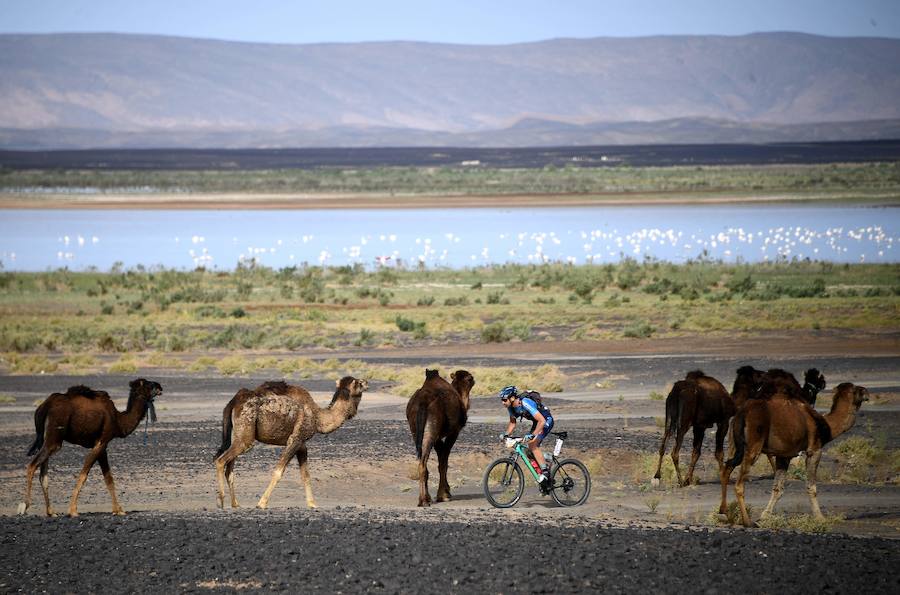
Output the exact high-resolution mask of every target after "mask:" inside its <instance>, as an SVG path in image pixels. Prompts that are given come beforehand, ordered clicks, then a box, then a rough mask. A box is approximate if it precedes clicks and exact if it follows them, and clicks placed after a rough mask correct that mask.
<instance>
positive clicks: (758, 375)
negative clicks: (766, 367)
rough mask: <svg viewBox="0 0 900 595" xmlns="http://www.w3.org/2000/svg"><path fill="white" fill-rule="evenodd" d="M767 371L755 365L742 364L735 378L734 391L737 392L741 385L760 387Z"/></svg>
mask: <svg viewBox="0 0 900 595" xmlns="http://www.w3.org/2000/svg"><path fill="white" fill-rule="evenodd" d="M764 374H765V372H763V371H762V370H757V369H756V368H754V367H753V366H741V367H740V368H738V369H737V376H736V377H735V379H734V388H733V389H732V391H731V392H732V393H734V392H736V391H737V389H738V387H740V386H747V385H749V386H753V387H758V386H759V385H760V383H762V381H763V375H764Z"/></svg>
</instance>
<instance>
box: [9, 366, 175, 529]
mask: <svg viewBox="0 0 900 595" xmlns="http://www.w3.org/2000/svg"><path fill="white" fill-rule="evenodd" d="M129 386H130V388H131V392H130V393H129V395H128V405H127V407H126V408H125V411H118V410H117V409H116V406H115V405H114V404H113V402H112V399H111V398H110V397H109V394H107V393H105V392H104V391H95V390H91V389H90V388H88V387H86V386H73V387H71V388H69V390H67V391H66V392H65V393H64V394H63V393H53V394H52V395H50V396H49V397H47V399H46V400H45V401H44V402H43V403H41V404H40V405H39V406H38V408H37V409H36V410H35V412H34V429H35V433H36V434H37V436H36V437H35V439H34V443H33V444H32V445H31V448H30V449H29V450H28V455H29V456H31V455H35V457H34V458H33V459H32V460H31V462H30V463H28V467H26V471H25V476H26V481H25V501H24V502H22V503H21V504H19V514H25V512H27V511H28V509H29V507H31V482H32V479H33V478H34V472H35V470H36V469H37V468H38V467H40V468H41V489H42V490H43V492H44V504H45V505H46V511H47V516H55V513H54V512H53V507H52V506H50V490H49V481H48V479H47V466H48V462H49V460H50V457H51V456H53V454H54V453H55V452H56V451H58V450H59V449H60V448H62V445H63V442H70V443H72V444H77V445H79V446H83V447H85V448H90V449H91V450H90V451H89V452H88V454H87V456H85V457H84V465H83V466H82V468H81V474H80V475H79V476H78V481H77V482H75V490H74V491H73V492H72V499H71V501H70V502H69V516H73V517H74V516H78V494H79V492H81V488H82V486H84V482H85V480H86V479H87V476H88V472H89V471H90V470H91V467H93V466H94V463H95V462H99V463H100V469H101V470H102V471H103V480H104V481H105V482H106V489H108V490H109V495H110V496H111V497H112V511H113V514H118V515H121V514H125V511H124V510H123V509H122V507H121V506H119V501H118V499H117V498H116V484H115V482H114V481H113V476H112V472H111V471H110V468H109V458H108V457H107V454H106V447H107V445H108V444H109V442H110V441H111V440H112V439H113V438H124V437H125V436H128V435H129V434H131V433H132V432H133V431H134V430H135V428H137V427H138V424H140V423H141V420H142V419H144V415H146V413H147V410H148V409H149V410H150V419H151V420H152V421H156V411H155V409H154V408H153V399H155V398H156V397H157V396H159V395H161V394H162V387H161V386H160V385H159V384H158V383H156V382H152V381H150V380H144V379H143V378H138V379H137V380H133V381H131V383H130V384H129ZM35 453H36V454H35Z"/></svg>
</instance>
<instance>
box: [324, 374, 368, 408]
mask: <svg viewBox="0 0 900 595" xmlns="http://www.w3.org/2000/svg"><path fill="white" fill-rule="evenodd" d="M335 385H336V386H337V388H336V390H335V391H334V396H333V397H331V405H334V404H335V403H337V402H338V401H345V402H347V403H349V404H350V405H352V407H351V414H350V417H353V416H354V415H356V409H357V407H359V402H360V401H361V400H362V394H363V392H364V391H366V390H368V388H369V381H368V380H359V379H358V378H354V377H353V376H344V377H343V378H341V379H340V380H338V381H336V382H335ZM348 419H349V418H348Z"/></svg>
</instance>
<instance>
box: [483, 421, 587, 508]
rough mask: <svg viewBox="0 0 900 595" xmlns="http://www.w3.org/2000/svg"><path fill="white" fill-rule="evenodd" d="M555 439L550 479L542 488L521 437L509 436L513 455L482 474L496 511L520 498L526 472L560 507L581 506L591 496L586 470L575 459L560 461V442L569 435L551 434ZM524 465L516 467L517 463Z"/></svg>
mask: <svg viewBox="0 0 900 595" xmlns="http://www.w3.org/2000/svg"><path fill="white" fill-rule="evenodd" d="M550 433H551V434H553V435H554V436H556V445H555V447H554V448H553V455H552V458H551V465H550V479H549V481H546V482H545V483H544V484H543V485H542V484H541V483H540V482H539V481H538V479H539V477H540V475H539V472H538V471H535V469H534V467H533V466H532V464H531V459H530V457H529V456H528V452H529V451H528V447H527V446H526V445H525V443H524V442H523V440H524V439H523V438H522V437H521V436H508V437H507V438H506V447H507V448H512V449H513V450H512V452H511V453H510V454H509V455H508V456H505V457H501V458H499V459H497V460H496V461H494V462H493V463H491V464H490V465H488V467H487V469H485V471H484V478H483V480H482V485H484V495H485V497H486V498H487V500H488V502H490V503H491V504H492V505H494V506H496V507H497V508H511V507H513V506H515V505H516V503H517V502H518V501H519V499H521V498H522V493H523V492H524V491H525V473H524V472H523V471H522V467H523V466H524V467H525V469H527V470H528V471H529V474H530V475H531V478H532V479H533V480H534V482H535V483H537V484H538V487H539V488H540V490H541V494H543V495H545V496H546V495H547V494H549V495H550V496H551V497H552V498H553V499H554V500H555V501H556V503H557V504H559V505H560V506H578V505H579V504H584V502H585V501H586V500H587V498H588V495H589V494H590V493H591V476H590V474H589V473H588V470H587V467H585V466H584V463H582V462H581V461H579V460H576V459H563V460H559V459H558V458H557V457H558V456H559V455H560V453H561V452H562V446H563V442H564V441H565V440H566V439H567V438H568V437H569V433H568V432H550ZM520 459H521V460H522V461H523V462H524V465H520V464H519V460H520Z"/></svg>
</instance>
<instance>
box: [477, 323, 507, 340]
mask: <svg viewBox="0 0 900 595" xmlns="http://www.w3.org/2000/svg"><path fill="white" fill-rule="evenodd" d="M510 339H512V336H511V335H510V333H509V331H508V330H507V329H506V325H504V324H503V323H502V322H494V323H491V324H489V325H487V326H485V327H484V328H482V329H481V341H482V343H505V342H507V341H509V340H510Z"/></svg>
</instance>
